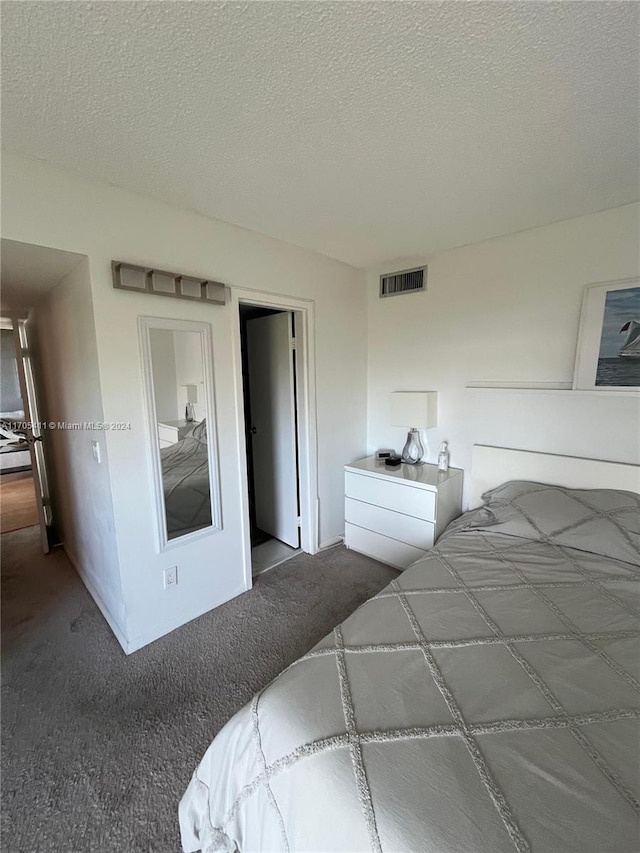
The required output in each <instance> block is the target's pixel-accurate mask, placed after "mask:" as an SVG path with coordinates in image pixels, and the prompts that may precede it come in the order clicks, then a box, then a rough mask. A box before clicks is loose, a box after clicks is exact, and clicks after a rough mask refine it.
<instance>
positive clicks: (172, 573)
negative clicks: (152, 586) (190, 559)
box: [164, 566, 178, 589]
mask: <svg viewBox="0 0 640 853" xmlns="http://www.w3.org/2000/svg"><path fill="white" fill-rule="evenodd" d="M177 585H178V567H177V566H170V568H168V569H165V570H164V588H165V589H171V587H173V586H177Z"/></svg>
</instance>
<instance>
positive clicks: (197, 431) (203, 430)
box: [160, 420, 211, 539]
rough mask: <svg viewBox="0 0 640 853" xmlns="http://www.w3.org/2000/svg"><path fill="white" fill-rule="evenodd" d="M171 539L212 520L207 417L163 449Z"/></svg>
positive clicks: (166, 509)
mask: <svg viewBox="0 0 640 853" xmlns="http://www.w3.org/2000/svg"><path fill="white" fill-rule="evenodd" d="M160 463H161V466H162V485H163V491H164V505H165V512H166V518H167V532H168V538H169V539H175V538H176V537H177V536H184V535H185V534H186V533H191V532H192V531H194V530H200V528H202V527H208V526H209V525H210V524H211V493H210V484H209V457H208V452H207V426H206V421H204V420H203V421H201V422H200V423H198V424H196V425H195V426H194V427H193V429H192V430H191V431H190V432H189V433H188V434H187V435H186V436H185V437H184V438H183V439H181V440H180V441H177V442H175V444H172V445H170V446H169V447H163V448H161V450H160Z"/></svg>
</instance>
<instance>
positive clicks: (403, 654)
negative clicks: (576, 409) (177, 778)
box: [180, 483, 640, 853]
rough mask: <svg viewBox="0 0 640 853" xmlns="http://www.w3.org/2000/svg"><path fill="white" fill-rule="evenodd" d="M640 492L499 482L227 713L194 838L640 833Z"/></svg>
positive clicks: (243, 841) (414, 839) (267, 844)
mask: <svg viewBox="0 0 640 853" xmlns="http://www.w3.org/2000/svg"><path fill="white" fill-rule="evenodd" d="M501 490H502V491H501ZM639 505H640V498H638V496H637V495H632V494H631V493H627V492H604V491H601V492H568V491H567V490H562V489H550V488H549V487H544V486H540V485H537V484H531V483H515V484H507V486H505V487H500V489H497V490H494V492H492V493H490V495H489V501H488V504H487V507H485V509H483V510H480V511H476V512H473V513H468V514H467V515H465V516H462V518H461V519H459V520H458V521H457V522H454V523H453V525H452V526H451V527H450V528H449V530H448V532H447V533H445V535H444V537H443V538H442V539H441V540H440V542H439V544H438V546H437V547H436V548H435V549H433V550H432V551H430V552H429V554H428V555H427V556H426V557H424V558H423V559H421V560H420V561H419V562H418V563H416V564H415V565H414V566H413V567H411V568H410V569H409V570H407V571H406V572H404V573H403V574H402V575H400V576H399V577H398V579H397V580H394V581H393V582H392V583H391V584H390V585H389V586H388V587H387V588H386V589H384V590H383V591H382V592H381V593H380V594H379V595H377V596H376V597H375V598H373V599H371V600H370V601H368V602H366V603H365V604H363V605H362V606H361V607H360V608H359V609H358V610H357V611H356V612H355V613H354V614H353V615H352V616H351V617H350V618H349V619H347V620H346V621H345V622H344V623H343V624H342V625H339V626H338V627H337V628H335V630H334V631H333V632H332V634H330V635H329V636H327V637H326V638H325V639H324V640H323V641H322V642H320V643H319V644H318V645H317V646H316V647H315V648H314V649H312V650H311V651H310V652H308V653H307V654H306V655H304V656H303V657H302V658H301V659H300V660H298V661H296V662H295V663H294V664H292V665H291V666H290V667H289V668H288V669H287V670H285V671H284V672H283V673H282V674H281V675H280V676H279V677H278V678H276V679H275V681H273V682H272V683H271V684H270V685H269V686H268V687H267V688H266V689H265V690H263V691H262V692H261V693H259V694H258V695H257V696H255V697H254V699H253V701H252V702H251V703H250V704H249V705H247V706H246V707H245V708H243V709H242V710H241V711H240V712H239V713H238V714H236V715H235V716H234V717H233V718H232V719H231V720H230V721H229V723H227V725H226V726H225V728H224V729H223V730H222V731H221V733H220V734H219V735H218V737H217V738H216V739H215V740H214V742H213V743H212V745H211V746H210V748H209V749H208V751H207V752H206V754H205V756H204V758H203V759H202V762H201V763H200V765H199V767H198V768H197V770H196V772H195V774H194V776H193V779H192V781H191V783H190V785H189V787H188V789H187V791H186V793H185V795H184V797H183V799H182V802H181V805H180V823H181V832H182V841H183V847H184V850H185V851H187V853H190V852H191V851H197V850H202V851H207V853H210V851H218V850H228V851H236V850H238V851H258V850H261V851H276V850H278V851H279V850H305V851H361V850H374V851H381V850H383V851H419V852H420V853H426V852H427V851H430V853H500V851H513V850H516V851H525V850H532V851H539V853H560V851H562V853H565V851H576V853H589V852H590V853H604V851H611V852H612V851H617V852H618V853H632V851H637V850H638V849H639V848H640V835H639V826H638V813H639V811H640V803H639V788H640V784H639V775H640V758H639V749H638V744H639V736H638V735H639V732H638V718H639V716H640V671H639V669H640V667H639V663H640V654H639V646H638V638H639V636H640V630H639V629H640V624H639V611H640V591H639V589H638V579H639V577H640V569H639V567H640V557H639V549H638V545H639V542H640V511H639V509H638V507H639ZM580 546H583V547H580ZM584 546H586V550H585V547H584ZM327 594H330V591H327Z"/></svg>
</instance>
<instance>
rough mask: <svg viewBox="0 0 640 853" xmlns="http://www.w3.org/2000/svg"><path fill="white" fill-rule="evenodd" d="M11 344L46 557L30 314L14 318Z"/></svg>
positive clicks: (44, 483)
mask: <svg viewBox="0 0 640 853" xmlns="http://www.w3.org/2000/svg"><path fill="white" fill-rule="evenodd" d="M10 319H11V322H12V324H13V342H14V346H15V350H16V366H17V369H18V382H19V385H20V394H21V395H22V408H23V411H24V421H25V425H26V428H25V430H24V432H25V436H26V440H27V444H28V445H29V458H30V459H31V476H32V477H33V488H34V490H35V495H36V508H37V512H38V526H39V528H40V545H41V547H42V550H43V552H44V553H45V554H48V553H49V551H50V544H49V525H48V524H47V511H46V510H45V504H46V505H47V506H48V508H49V509H48V512H49V521H52V518H51V494H50V490H49V482H48V477H47V468H46V458H45V452H44V440H43V435H42V424H43V421H41V420H40V418H42V411H41V408H40V404H39V401H38V396H37V394H38V392H37V380H36V376H35V371H36V369H37V367H36V363H35V361H36V360H35V358H34V353H33V340H32V338H33V330H32V329H31V330H30V329H29V328H28V327H27V323H28V320H29V315H28V314H27V317H26V318H25V317H21V316H19V315H17V314H16V315H13V316H12V317H11V318H10ZM27 358H28V359H29V375H27V369H26V367H25V360H26V359H27ZM36 442H37V443H38V444H39V445H40V448H39V449H40V458H39V459H38V456H37V453H38V451H37V449H36Z"/></svg>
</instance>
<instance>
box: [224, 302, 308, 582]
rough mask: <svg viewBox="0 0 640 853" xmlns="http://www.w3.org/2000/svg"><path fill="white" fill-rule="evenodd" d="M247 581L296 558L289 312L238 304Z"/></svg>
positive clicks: (294, 378)
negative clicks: (248, 559) (248, 544)
mask: <svg viewBox="0 0 640 853" xmlns="http://www.w3.org/2000/svg"><path fill="white" fill-rule="evenodd" d="M239 318H240V348H241V355H242V379H243V382H242V386H243V388H242V391H243V401H244V421H245V423H244V426H245V443H246V457H247V492H248V504H249V525H250V533H249V535H250V542H251V570H252V575H253V576H254V577H255V576H256V575H259V574H261V573H262V572H264V571H267V570H268V569H271V568H273V567H274V566H277V565H279V564H280V563H282V562H284V561H285V560H288V559H290V558H291V557H293V556H294V555H295V554H298V553H300V550H301V549H300V523H301V519H300V456H299V444H298V426H299V418H298V366H297V360H296V330H295V322H296V320H295V312H294V311H289V310H283V309H276V308H268V307H265V306H260V305H250V304H244V303H240V305H239Z"/></svg>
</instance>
